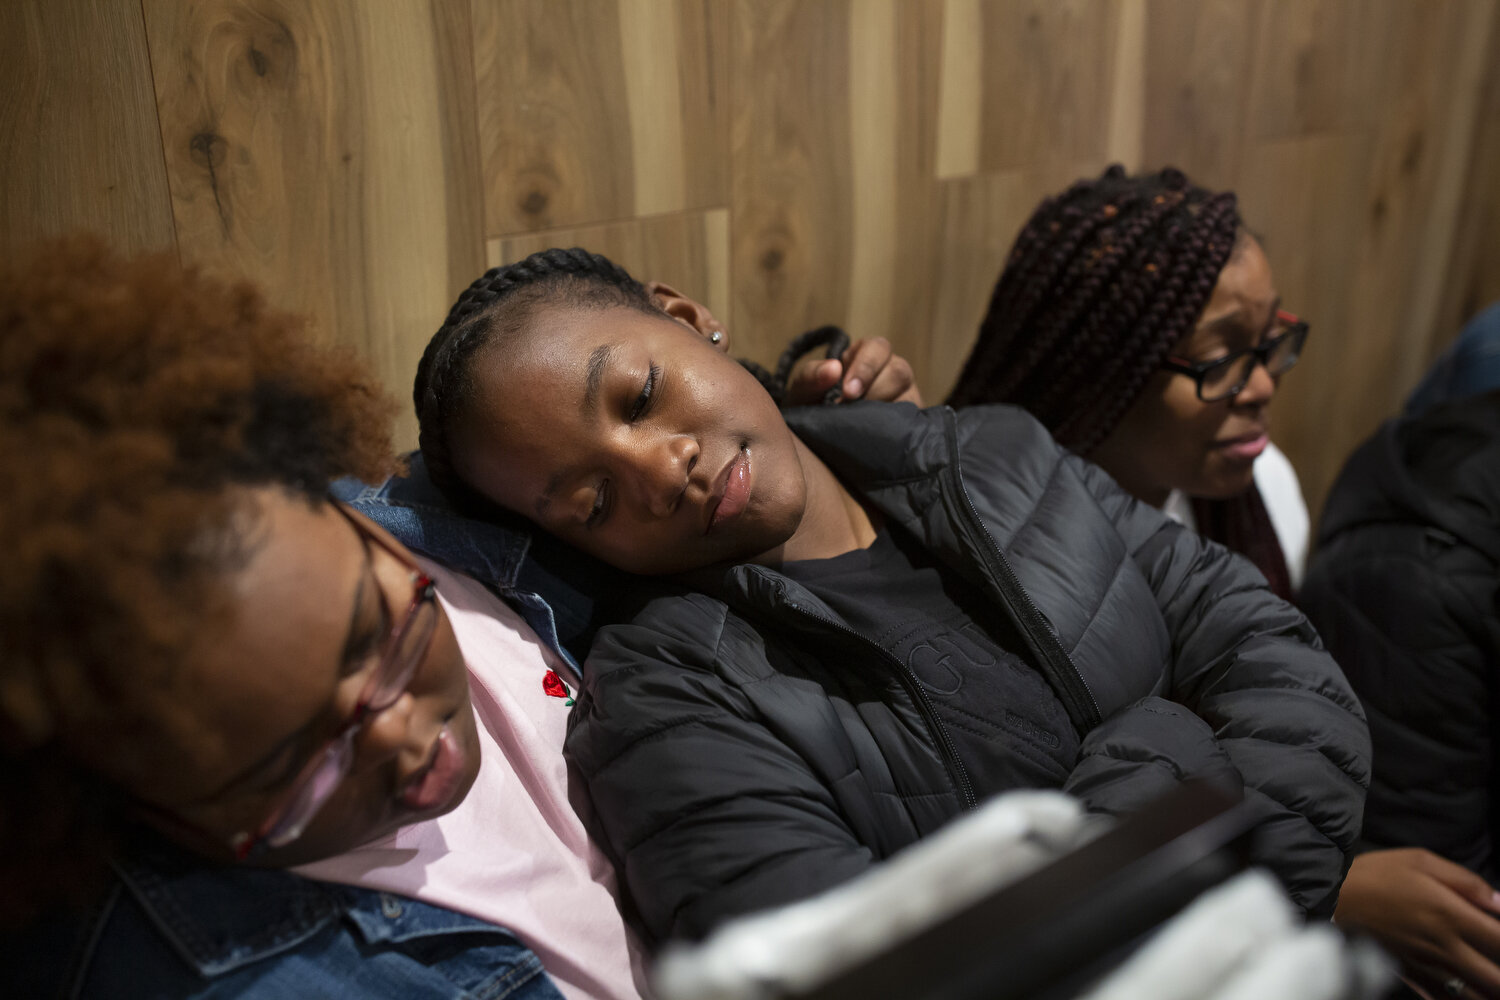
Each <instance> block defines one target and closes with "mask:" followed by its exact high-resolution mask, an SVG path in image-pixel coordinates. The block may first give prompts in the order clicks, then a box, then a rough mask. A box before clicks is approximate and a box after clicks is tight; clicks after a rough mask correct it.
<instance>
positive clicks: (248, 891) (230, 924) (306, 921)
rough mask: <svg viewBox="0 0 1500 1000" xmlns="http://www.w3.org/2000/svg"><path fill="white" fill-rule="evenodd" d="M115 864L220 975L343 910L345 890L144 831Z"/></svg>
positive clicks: (208, 969)
mask: <svg viewBox="0 0 1500 1000" xmlns="http://www.w3.org/2000/svg"><path fill="white" fill-rule="evenodd" d="M133 847H134V849H133V850H132V851H131V852H130V855H129V858H128V860H125V861H119V862H116V864H115V871H116V873H117V874H118V875H119V877H120V880H121V881H122V882H123V883H124V885H125V889H126V891H128V892H129V893H130V894H131V895H132V896H133V897H134V898H135V900H136V902H137V903H139V905H140V907H141V908H142V910H144V911H145V912H146V914H147V915H148V917H149V918H150V920H151V922H152V923H153V924H155V925H156V928H157V930H158V931H160V932H161V934H162V936H163V937H164V938H165V939H166V941H167V942H168V943H169V944H170V945H171V947H172V949H173V951H175V952H176V953H177V954H178V956H179V957H180V958H181V959H182V960H183V961H184V962H186V963H187V964H188V965H189V966H190V967H192V968H193V969H195V970H196V971H197V972H198V973H199V974H200V975H203V976H217V975H222V974H224V973H226V972H230V971H232V970H234V969H236V968H239V967H240V966H243V965H246V964H248V963H250V962H255V961H258V960H260V959H262V958H266V957H269V956H271V955H274V954H277V953H278V952H282V951H286V950H288V949H290V948H293V947H295V946H297V945H298V944H300V943H301V942H303V941H305V940H307V939H308V938H309V937H311V936H313V935H314V934H316V933H317V932H318V931H319V930H321V929H322V928H323V927H324V926H325V925H326V924H327V923H328V922H329V921H331V920H334V919H335V918H336V917H338V916H339V915H340V914H341V913H343V912H344V911H345V909H346V908H347V907H348V904H349V902H350V897H349V895H348V892H347V890H343V889H341V888H339V887H337V886H332V885H328V884H325V883H320V882H314V881H312V880H310V879H305V878H302V877H300V876H298V875H293V874H292V873H290V872H285V871H273V870H269V869H259V868H244V867H228V866H219V865H210V864H206V863H204V862H202V861H200V860H198V859H197V858H196V857H195V856H194V855H191V854H189V853H188V852H186V851H183V850H181V849H180V848H177V847H173V846H172V845H169V844H166V843H165V842H162V841H160V840H158V839H156V838H150V839H146V838H141V840H140V842H138V843H137V844H135V845H133Z"/></svg>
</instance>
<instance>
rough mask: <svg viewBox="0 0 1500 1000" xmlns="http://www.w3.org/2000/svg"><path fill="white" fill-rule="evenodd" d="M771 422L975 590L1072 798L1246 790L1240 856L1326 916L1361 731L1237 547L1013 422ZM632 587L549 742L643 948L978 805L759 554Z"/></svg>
mask: <svg viewBox="0 0 1500 1000" xmlns="http://www.w3.org/2000/svg"><path fill="white" fill-rule="evenodd" d="M787 419H788V422H789V423H790V424H791V425H792V428H793V430H795V431H796V432H797V433H798V434H799V436H801V437H802V439H803V440H804V441H805V442H806V443H807V444H808V445H809V446H810V447H812V448H813V449H814V450H815V451H816V452H817V453H818V454H819V455H820V456H821V457H822V458H823V459H824V460H825V461H826V462H827V463H828V464H829V466H830V467H831V468H832V469H833V471H834V472H835V473H836V474H837V475H838V476H839V478H840V479H842V480H843V481H844V483H845V484H847V485H849V486H850V487H851V488H852V489H854V490H856V491H858V492H860V493H861V494H863V495H864V496H865V497H867V498H868V499H869V500H870V501H871V502H872V503H873V504H874V506H875V507H877V508H878V509H880V510H881V511H882V512H883V513H884V514H885V516H886V518H887V520H888V522H889V523H891V524H893V525H897V526H899V527H900V528H902V529H905V530H906V531H908V532H910V533H911V534H912V535H913V536H914V537H916V538H918V539H921V540H923V541H924V542H925V544H926V546H927V548H928V549H929V550H930V551H931V552H933V553H935V554H936V555H937V556H938V557H939V558H940V559H942V560H943V561H944V562H945V563H946V564H947V565H949V566H951V567H952V568H953V569H955V570H956V571H958V572H959V573H962V574H963V575H965V576H966V577H967V578H969V579H970V580H971V581H972V582H974V583H976V584H978V585H979V586H980V587H981V588H982V589H983V590H984V591H985V593H986V594H988V595H989V596H990V598H991V599H992V600H993V602H994V606H995V614H996V616H997V620H996V622H995V623H993V624H992V627H993V628H994V629H995V630H996V631H997V632H1000V633H1004V632H1006V631H1008V630H1013V631H1014V637H1013V641H1014V643H1015V646H1016V647H1021V648H1015V649H1014V651H1015V652H1017V653H1018V654H1020V655H1022V656H1024V657H1025V658H1026V660H1027V661H1028V662H1029V663H1030V664H1031V665H1032V666H1033V667H1035V668H1036V669H1038V670H1040V671H1041V672H1042V673H1043V675H1044V676H1046V677H1047V679H1048V680H1049V682H1050V683H1051V685H1052V687H1053V689H1054V690H1055V691H1056V692H1057V693H1058V695H1059V697H1060V699H1061V701H1062V703H1063V705H1064V707H1065V708H1066V709H1067V711H1068V713H1069V715H1070V717H1071V718H1072V720H1073V723H1074V725H1075V726H1076V727H1077V728H1078V730H1079V731H1080V732H1081V733H1085V734H1087V735H1086V737H1085V738H1084V740H1083V744H1082V749H1081V751H1080V758H1079V760H1078V762H1077V764H1076V767H1075V768H1074V770H1073V773H1072V775H1071V777H1070V778H1069V779H1068V782H1067V784H1066V785H1065V788H1066V790H1067V791H1069V792H1071V793H1073V794H1076V795H1079V796H1081V797H1082V798H1083V799H1084V800H1085V801H1086V802H1087V803H1088V804H1089V805H1090V806H1091V807H1092V808H1095V809H1098V810H1102V811H1107V812H1122V811H1128V810H1131V809H1133V808H1135V807H1137V806H1139V805H1141V804H1142V803H1144V802H1146V801H1148V800H1149V799H1151V798H1153V797H1155V796H1156V795H1158V794H1160V793H1161V792H1163V791H1165V790H1166V789H1167V788H1168V787H1170V786H1171V785H1172V784H1173V783H1175V782H1176V781H1178V780H1179V779H1181V778H1182V777H1184V776H1186V775H1219V776H1222V777H1225V778H1227V779H1228V780H1231V781H1239V780H1241V779H1243V782H1244V785H1245V787H1246V791H1247V796H1248V798H1249V799H1250V801H1251V802H1252V804H1253V807H1254V808H1255V809H1256V810H1257V811H1258V812H1259V814H1260V817H1261V820H1262V822H1261V828H1260V831H1261V837H1260V843H1259V847H1258V854H1259V858H1260V860H1262V861H1263V862H1264V863H1265V864H1267V865H1269V866H1270V867H1271V868H1272V869H1273V870H1274V871H1275V872H1276V873H1277V874H1278V875H1280V876H1281V878H1282V879H1283V880H1284V881H1285V882H1286V883H1287V885H1288V887H1289V888H1290V890H1291V891H1292V894H1293V896H1294V898H1296V899H1297V900H1298V901H1299V902H1300V903H1302V904H1303V905H1304V906H1305V907H1308V908H1310V909H1317V910H1320V911H1325V912H1327V911H1331V909H1332V905H1333V900H1334V893H1335V889H1336V886H1337V885H1338V882H1339V880H1340V879H1341V877H1342V873H1343V870H1344V868H1345V864H1346V852H1347V851H1348V850H1349V849H1350V848H1351V847H1352V845H1353V843H1354V840H1355V837H1356V835H1357V834H1358V831H1359V816H1360V812H1361V809H1362V807H1363V803H1364V789H1365V784H1366V781H1367V765H1368V760H1369V736H1368V733H1367V731H1366V728H1365V723H1364V717H1363V715H1362V714H1361V712H1360V708H1359V705H1358V702H1357V701H1356V700H1355V698H1354V696H1353V694H1352V693H1351V692H1350V690H1349V687H1348V685H1347V683H1346V682H1345V680H1344V677H1343V675H1342V674H1341V673H1340V672H1339V669H1338V667H1337V665H1336V664H1335V663H1334V662H1333V660H1332V659H1331V658H1330V657H1329V656H1328V655H1327V654H1326V653H1324V652H1323V651H1322V649H1321V647H1320V645H1319V643H1318V639H1317V636H1316V635H1315V634H1314V632H1313V630H1312V628H1311V627H1310V626H1309V625H1308V624H1307V622H1306V620H1305V619H1304V618H1303V617H1302V615H1301V614H1300V613H1299V612H1298V611H1297V610H1296V609H1294V608H1293V607H1291V606H1290V605H1288V604H1286V603H1284V602H1282V601H1281V600H1279V599H1277V598H1276V597H1274V596H1273V595H1272V594H1271V593H1270V592H1269V591H1268V590H1267V589H1266V588H1265V583H1264V580H1263V579H1262V578H1261V576H1260V575H1259V574H1258V573H1257V572H1255V570H1254V569H1252V568H1251V567H1250V565H1249V563H1247V562H1245V561H1244V560H1242V559H1240V558H1239V557H1237V556H1233V555H1231V554H1230V553H1229V552H1228V551H1226V550H1225V549H1223V548H1220V547H1218V546H1216V545H1213V544H1210V543H1205V542H1202V541H1200V540H1199V539H1198V538H1197V536H1195V535H1193V534H1192V533H1191V532H1188V531H1185V530H1184V529H1182V528H1181V526H1179V525H1177V524H1175V523H1174V522H1172V521H1170V520H1168V519H1167V518H1166V517H1164V516H1163V515H1162V514H1161V513H1160V512H1159V511H1157V510H1155V509H1153V508H1151V507H1149V506H1147V505H1144V504H1141V503H1138V502H1136V501H1135V500H1133V499H1132V498H1130V497H1129V496H1127V495H1126V494H1125V493H1124V492H1122V491H1121V490H1120V489H1119V488H1118V487H1117V486H1116V485H1115V483H1114V481H1113V480H1111V479H1110V478H1109V477H1108V476H1107V475H1106V474H1105V473H1103V472H1102V471H1100V470H1099V469H1098V468H1096V467H1095V466H1093V465H1090V464H1088V463H1086V462H1084V461H1082V460H1080V459H1078V458H1077V457H1075V456H1073V455H1071V454H1069V453H1068V452H1066V451H1064V450H1063V449H1061V448H1059V447H1058V446H1057V445H1056V444H1055V443H1054V442H1053V441H1052V439H1051V437H1050V436H1048V434H1047V432H1046V431H1045V430H1044V429H1043V428H1042V427H1041V425H1039V424H1038V423H1036V422H1035V421H1034V420H1033V419H1032V418H1031V417H1030V416H1028V415H1026V414H1025V413H1024V412H1023V411H1020V410H1016V409H1012V408H1010V407H976V408H971V409H966V410H964V411H963V412H962V413H955V412H954V411H953V410H950V409H948V408H946V407H937V408H933V409H930V410H925V411H920V412H919V411H917V410H916V409H915V408H913V407H911V406H909V405H905V404H897V405H892V404H868V403H866V404H854V405H849V406H837V407H821V408H817V409H809V410H799V411H794V412H793V413H791V414H789V415H788V418H787ZM717 589H718V593H717V594H716V595H714V596H710V595H708V594H704V593H694V594H688V595H680V594H673V595H658V596H650V595H647V596H644V597H642V598H640V599H639V606H638V607H637V608H636V609H635V613H634V617H633V619H632V620H631V621H630V623H629V624H624V625H616V626H611V627H608V628H606V629H604V630H602V631H601V632H600V634H599V636H598V638H597V639H596V641H595V643H594V647H593V651H592V652H591V653H590V655H589V658H588V661H587V664H586V667H585V675H586V676H585V680H584V685H583V691H582V694H581V695H580V701H579V704H578V707H577V708H576V709H575V711H574V714H573V716H572V718H571V720H570V729H569V733H568V738H567V743H566V750H567V754H568V757H569V758H570V760H571V761H572V763H573V764H574V765H575V767H576V769H577V771H578V774H579V776H580V777H581V778H582V779H583V787H584V790H586V792H587V795H588V798H589V799H590V800H591V802H590V803H588V805H587V807H585V806H584V805H583V804H582V803H580V808H581V811H583V812H584V813H585V814H586V815H587V814H589V813H590V812H591V813H592V819H591V820H590V822H591V824H592V833H593V834H594V837H595V839H596V841H597V842H599V843H600V844H601V845H603V846H604V848H605V850H606V851H607V852H608V853H609V854H610V855H611V856H612V858H613V859H614V861H615V863H616V865H617V867H618V868H619V870H620V872H621V873H622V881H623V883H624V887H625V889H626V891H627V893H628V897H629V899H630V900H631V902H632V903H633V904H634V906H635V907H636V909H637V910H638V911H639V916H640V918H641V921H642V923H643V924H644V931H645V933H646V935H647V937H648V939H651V940H655V941H659V940H661V939H663V938H667V937H678V936H688V937H692V936H698V935H701V934H703V933H705V932H707V931H708V930H709V929H711V928H712V927H713V926H714V925H715V924H717V923H719V922H720V921H722V920H723V919H724V918H726V917H729V916H731V915H735V914H739V913H743V912H747V911H750V910H754V909H759V908H761V907H765V906H770V905H774V904H779V903H784V902H787V901H790V900H793V899H797V898H800V897H803V896H806V895H809V894H812V893H814V892H816V891H818V890H820V889H823V888H826V887H828V886H831V885H833V884H835V883H838V882H840V881H843V880H844V879H847V878H849V877H851V876H853V875H856V874H858V873H859V872H861V871H863V870H864V869H865V868H866V867H868V866H869V865H870V864H871V863H873V862H875V861H878V860H880V859H882V858H886V857H889V856H890V855H891V854H893V853H895V852H896V851H898V850H900V849H901V848H903V847H905V846H907V845H908V844H910V843H912V842H913V841H915V840H917V839H918V838H920V837H922V836H925V835H927V834H929V833H931V832H932V831H934V830H936V829H937V828H938V827H940V826H941V825H943V824H944V823H945V822H947V821H948V820H950V819H952V818H953V817H954V816H955V815H957V814H958V813H959V812H960V811H962V810H963V809H965V808H968V807H970V806H972V805H974V804H975V802H976V801H978V800H979V799H982V798H984V797H986V796H989V795H993V794H995V793H998V792H1001V791H1005V790H1006V789H1005V788H1004V787H1001V784H1000V782H999V781H997V779H996V778H995V777H994V776H992V775H990V774H987V773H985V772H984V770H982V769H976V768H975V767H974V766H973V762H972V761H962V760H959V759H957V758H956V757H955V756H954V753H953V749H952V743H951V741H950V740H949V738H948V736H947V734H946V732H945V731H944V730H943V729H942V727H941V725H940V724H939V723H938V722H937V720H936V718H935V717H934V715H933V713H932V711H931V709H930V706H929V705H928V703H927V702H926V700H925V698H924V696H923V694H922V692H921V688H920V686H919V685H918V684H917V683H916V682H915V680H914V679H913V678H912V677H911V676H910V675H909V673H908V672H907V670H906V668H905V667H904V666H903V665H902V664H901V663H900V662H899V661H897V660H896V659H895V658H894V657H891V656H889V655H887V654H886V653H885V651H884V650H882V649H880V648H879V647H877V646H876V645H874V644H873V643H870V642H868V641H866V640H865V639H863V638H861V637H860V636H858V635H857V634H855V633H854V632H853V631H852V630H850V629H849V628H848V627H847V626H846V625H845V624H843V623H842V622H841V621H840V620H839V619H838V616H837V615H835V614H834V612H832V611H831V610H830V609H829V608H828V607H827V606H826V605H823V604H821V603H820V602H819V601H818V600H817V599H816V598H814V597H812V596H811V595H810V594H809V593H808V592H807V591H806V590H804V589H802V588H800V587H799V586H798V585H797V584H795V583H793V582H792V581H790V580H789V579H787V578H786V577H784V576H782V575H780V574H779V573H777V572H775V571H773V570H770V569H767V568H764V567H760V566H753V565H740V566H735V567H733V568H732V569H729V570H727V571H726V572H724V574H723V578H722V580H721V581H719V583H718V587H717Z"/></svg>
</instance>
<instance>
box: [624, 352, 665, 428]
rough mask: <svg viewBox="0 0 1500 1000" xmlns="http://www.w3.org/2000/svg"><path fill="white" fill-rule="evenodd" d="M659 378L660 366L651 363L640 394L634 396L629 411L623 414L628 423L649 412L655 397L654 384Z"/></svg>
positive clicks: (655, 384)
mask: <svg viewBox="0 0 1500 1000" xmlns="http://www.w3.org/2000/svg"><path fill="white" fill-rule="evenodd" d="M660 378H661V368H659V367H658V366H656V365H654V364H653V365H652V366H651V367H650V368H649V369H648V370H647V372H646V384H645V385H643V386H641V392H640V395H638V396H636V397H635V402H634V403H633V404H631V407H630V412H629V413H627V414H626V415H625V419H626V420H628V421H629V422H630V423H632V424H633V423H635V422H636V421H637V420H639V419H641V417H643V416H645V415H646V414H647V413H648V412H650V410H651V404H652V402H653V401H654V400H655V399H656V386H657V382H658V380H659V379H660Z"/></svg>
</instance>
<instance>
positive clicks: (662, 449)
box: [634, 434, 698, 517]
mask: <svg viewBox="0 0 1500 1000" xmlns="http://www.w3.org/2000/svg"><path fill="white" fill-rule="evenodd" d="M634 464H635V465H636V469H635V471H636V477H635V478H636V483H637V485H638V488H639V489H640V492H641V497H640V499H641V504H642V506H644V507H645V509H646V510H648V511H649V512H650V513H651V514H652V516H654V517H666V516H667V515H669V514H671V513H672V512H673V511H674V510H676V509H677V504H678V501H680V500H681V499H682V494H683V491H684V490H686V489H687V484H688V476H689V475H690V474H691V473H692V471H693V468H694V467H695V466H696V465H697V464H698V442H697V441H695V440H694V439H693V438H691V437H688V436H687V435H684V434H670V435H664V436H662V437H659V438H656V439H654V440H651V441H647V442H645V443H644V444H643V445H642V446H641V448H640V453H639V455H638V456H637V458H636V460H635V463H634Z"/></svg>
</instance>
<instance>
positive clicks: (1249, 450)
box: [1214, 430, 1271, 462]
mask: <svg viewBox="0 0 1500 1000" xmlns="http://www.w3.org/2000/svg"><path fill="white" fill-rule="evenodd" d="M1270 443H1271V439H1270V437H1268V436H1267V435H1266V432H1265V431H1263V430H1261V431H1252V432H1251V433H1249V434H1241V435H1239V436H1238V437H1232V438H1225V439H1224V440H1222V441H1215V442H1214V449H1215V450H1216V451H1218V452H1219V453H1220V454H1222V455H1224V456H1225V457H1226V458H1229V459H1232V460H1234V461H1240V462H1252V461H1254V460H1255V459H1256V458H1259V457H1260V453H1261V452H1263V451H1265V450H1266V446H1267V445H1268V444H1270Z"/></svg>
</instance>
